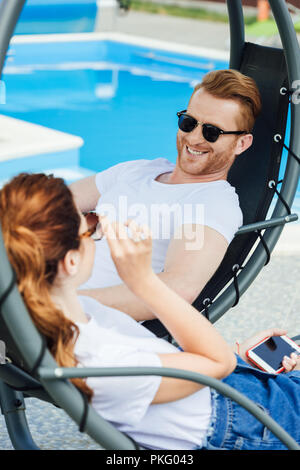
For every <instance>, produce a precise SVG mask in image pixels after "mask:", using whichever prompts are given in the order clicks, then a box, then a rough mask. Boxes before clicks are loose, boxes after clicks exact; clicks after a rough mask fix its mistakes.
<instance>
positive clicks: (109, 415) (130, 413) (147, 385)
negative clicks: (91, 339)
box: [87, 345, 161, 425]
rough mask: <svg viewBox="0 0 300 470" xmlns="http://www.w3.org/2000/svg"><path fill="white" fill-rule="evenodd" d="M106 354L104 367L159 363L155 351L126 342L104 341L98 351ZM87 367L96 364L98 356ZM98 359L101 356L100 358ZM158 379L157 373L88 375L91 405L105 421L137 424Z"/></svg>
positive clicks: (150, 400)
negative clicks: (132, 346) (115, 343)
mask: <svg viewBox="0 0 300 470" xmlns="http://www.w3.org/2000/svg"><path fill="white" fill-rule="evenodd" d="M102 354H103V356H104V357H106V358H107V357H109V358H110V359H109V361H107V359H106V361H105V367H161V362H160V359H159V357H158V355H157V354H155V353H152V352H145V351H141V350H138V349H135V348H131V347H129V346H122V345H121V346H119V347H116V346H115V347H114V348H111V347H110V346H108V345H105V346H104V347H103V348H101V355H102ZM94 361H95V364H89V366H90V367H99V357H98V360H97V359H96V357H95V358H94ZM100 362H101V360H100ZM160 382H161V377H160V376H147V375H146V376H127V377H100V378H98V377H97V378H92V377H91V378H89V379H88V382H87V383H88V385H89V386H90V387H91V388H92V389H93V390H94V397H93V402H92V404H93V406H94V407H95V408H96V410H97V411H98V412H99V413H100V414H101V416H102V417H103V418H105V419H107V420H108V421H110V422H112V423H115V424H127V425H135V424H137V423H138V422H139V421H140V420H141V419H142V418H143V417H144V415H145V413H146V411H147V409H148V407H149V405H150V404H151V402H152V400H153V398H154V396H155V394H156V392H157V390H158V388H159V385H160Z"/></svg>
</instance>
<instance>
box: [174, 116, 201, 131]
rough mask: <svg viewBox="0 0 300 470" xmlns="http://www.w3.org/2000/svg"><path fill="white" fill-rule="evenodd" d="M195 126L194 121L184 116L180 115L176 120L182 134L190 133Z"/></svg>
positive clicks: (195, 122)
mask: <svg viewBox="0 0 300 470" xmlns="http://www.w3.org/2000/svg"><path fill="white" fill-rule="evenodd" d="M196 126H197V121H196V119H194V118H192V117H191V116H187V115H185V114H181V115H180V116H179V119H178V127H179V129H180V130H181V131H183V132H192V130H194V129H195V127H196Z"/></svg>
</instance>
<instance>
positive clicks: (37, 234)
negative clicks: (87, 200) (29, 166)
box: [0, 173, 93, 401]
mask: <svg viewBox="0 0 300 470" xmlns="http://www.w3.org/2000/svg"><path fill="white" fill-rule="evenodd" d="M0 222H1V227H2V232H3V239H4V245H5V248H6V251H7V255H8V258H9V261H10V263H11V265H12V267H13V269H14V270H15V273H16V276H17V283H18V288H19V291H20V293H21V295H22V297H23V300H24V302H25V305H26V307H27V309H28V311H29V313H30V315H31V318H32V320H33V322H34V324H35V326H36V327H37V329H38V330H39V332H40V333H41V334H42V335H44V336H45V338H46V341H47V346H48V348H49V350H50V352H51V354H52V355H53V357H54V358H55V360H56V362H57V363H58V364H59V366H61V367H75V366H76V365H77V364H78V361H77V360H76V358H75V355H74V347H75V342H76V340H77V338H78V335H79V328H78V326H77V325H76V324H75V323H74V322H72V321H71V320H70V319H68V318H67V317H66V316H65V315H64V314H63V312H62V311H61V310H60V309H59V308H57V307H56V306H55V305H54V303H53V302H52V299H51V296H50V288H51V285H52V283H53V281H54V279H55V276H56V274H57V268H58V262H59V261H60V260H62V259H63V258H64V256H65V255H66V253H67V252H68V251H69V250H77V249H79V246H80V239H79V235H78V233H79V227H80V215H79V214H78V211H77V208H76V206H75V204H74V200H73V196H72V193H71V191H70V189H69V188H68V187H67V186H66V185H65V183H64V181H63V179H61V178H54V177H53V175H45V174H27V173H22V174H20V175H18V176H16V177H15V178H13V179H12V180H11V181H10V182H9V183H7V184H6V185H5V186H4V187H3V188H2V189H1V190H0ZM71 381H72V382H73V383H74V385H75V386H76V387H78V388H79V389H80V390H81V391H82V392H84V393H85V394H86V395H87V397H88V399H89V401H90V400H91V398H92V396H93V391H92V389H91V388H90V387H88V386H87V384H86V381H85V380H84V379H79V378H75V379H72V380H71Z"/></svg>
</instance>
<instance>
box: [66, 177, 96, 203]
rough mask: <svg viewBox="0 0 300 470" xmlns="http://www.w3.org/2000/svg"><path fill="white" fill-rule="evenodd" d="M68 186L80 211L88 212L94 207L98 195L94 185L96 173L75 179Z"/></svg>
mask: <svg viewBox="0 0 300 470" xmlns="http://www.w3.org/2000/svg"><path fill="white" fill-rule="evenodd" d="M69 187H70V190H71V191H72V193H73V196H74V199H75V202H76V204H77V206H78V207H79V209H80V210H81V212H89V211H93V210H94V209H95V207H96V205H97V202H98V200H99V197H100V193H99V191H98V188H97V186H96V175H92V176H88V177H87V178H83V179H81V180H78V181H75V182H74V183H71V184H70V186H69Z"/></svg>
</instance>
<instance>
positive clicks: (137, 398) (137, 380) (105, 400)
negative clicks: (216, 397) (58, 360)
mask: <svg viewBox="0 0 300 470" xmlns="http://www.w3.org/2000/svg"><path fill="white" fill-rule="evenodd" d="M80 302H81V304H82V307H83V309H84V311H85V312H86V314H87V315H88V316H89V317H90V319H89V322H88V323H77V325H78V327H79V330H80V334H79V337H78V339H77V341H76V343H75V350H74V352H75V355H76V358H77V359H78V361H79V366H83V367H161V362H160V359H159V357H158V354H164V353H166V354H170V353H176V352H178V349H177V348H176V347H175V346H174V345H172V344H170V343H168V342H167V341H165V340H163V339H160V338H157V337H156V336H155V335H154V334H153V333H151V332H150V331H149V330H147V329H146V328H145V327H143V326H142V325H141V324H139V323H138V322H136V321H135V320H133V319H132V318H131V317H129V316H128V315H126V314H125V313H123V312H120V311H118V310H115V309H112V308H110V307H106V306H104V305H101V304H100V303H99V302H97V301H96V300H94V299H92V298H89V297H83V296H82V297H80ZM160 382H161V377H159V376H130V377H96V378H95V377H90V378H88V379H87V384H88V386H89V387H91V388H92V389H93V391H94V397H93V399H92V406H93V407H94V408H95V410H96V411H97V412H98V413H99V414H100V415H101V416H102V417H103V418H104V419H106V420H108V421H109V422H111V423H112V424H114V425H115V426H116V427H117V428H118V429H119V430H120V431H122V432H125V433H127V434H128V435H130V436H131V437H132V438H133V439H134V440H135V441H136V442H138V443H139V444H141V445H142V446H145V447H147V448H150V449H168V450H178V449H181V450H190V449H195V448H199V447H201V446H202V445H203V441H204V439H205V436H206V435H207V430H208V427H209V424H210V419H211V413H212V408H211V392H210V389H209V388H208V387H205V388H202V389H201V390H199V391H198V392H196V393H194V394H192V395H189V396H188V397H185V398H182V399H180V400H176V401H173V402H170V403H162V404H155V405H152V404H151V402H152V400H153V398H154V396H155V394H156V392H157V390H158V387H159V385H160Z"/></svg>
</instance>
